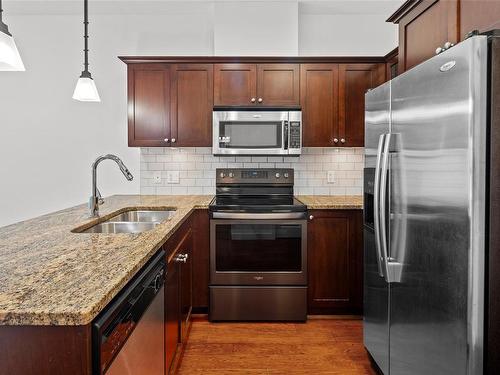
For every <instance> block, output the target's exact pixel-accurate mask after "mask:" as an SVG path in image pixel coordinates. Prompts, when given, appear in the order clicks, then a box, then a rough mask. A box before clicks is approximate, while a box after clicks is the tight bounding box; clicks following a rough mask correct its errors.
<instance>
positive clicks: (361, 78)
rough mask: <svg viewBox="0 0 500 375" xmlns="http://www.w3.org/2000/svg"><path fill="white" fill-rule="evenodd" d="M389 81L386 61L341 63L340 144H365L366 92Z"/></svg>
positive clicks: (355, 145)
mask: <svg viewBox="0 0 500 375" xmlns="http://www.w3.org/2000/svg"><path fill="white" fill-rule="evenodd" d="M384 81H385V64H340V66H339V98H340V102H339V130H338V139H339V146H346V147H362V146H364V144H365V93H366V91H367V90H368V89H371V88H374V87H377V86H378V85H380V84H382V83H383V82H384Z"/></svg>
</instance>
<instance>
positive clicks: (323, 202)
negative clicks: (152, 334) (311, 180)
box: [296, 195, 363, 210]
mask: <svg viewBox="0 0 500 375" xmlns="http://www.w3.org/2000/svg"><path fill="white" fill-rule="evenodd" d="M296 198H297V199H298V200H299V201H301V202H302V203H304V204H305V205H306V206H307V208H309V209H311V210H315V209H338V210H358V209H363V196H362V195H347V196H340V195H298V196H297V197H296Z"/></svg>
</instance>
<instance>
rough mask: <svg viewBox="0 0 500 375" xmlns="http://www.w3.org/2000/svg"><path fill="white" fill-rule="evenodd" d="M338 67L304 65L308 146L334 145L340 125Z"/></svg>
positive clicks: (303, 98) (305, 142) (302, 77)
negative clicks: (338, 123)
mask: <svg viewBox="0 0 500 375" xmlns="http://www.w3.org/2000/svg"><path fill="white" fill-rule="evenodd" d="M338 80H339V71H338V65H337V64H302V65H301V72H300V86H301V87H300V96H301V100H300V104H301V106H302V133H303V142H302V143H303V145H304V147H328V146H334V145H335V143H334V138H336V137H337V138H338V136H337V135H336V134H335V132H336V129H337V122H338Z"/></svg>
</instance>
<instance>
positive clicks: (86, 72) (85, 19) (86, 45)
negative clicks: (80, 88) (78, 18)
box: [0, 0, 91, 78]
mask: <svg viewBox="0 0 500 375" xmlns="http://www.w3.org/2000/svg"><path fill="white" fill-rule="evenodd" d="M1 1H2V0H0V2H1ZM83 27H84V33H85V35H84V36H83V40H84V49H83V53H84V56H85V57H84V63H83V66H84V70H83V72H82V77H88V78H91V75H90V72H89V2H88V0H83Z"/></svg>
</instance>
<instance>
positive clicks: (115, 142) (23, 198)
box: [0, 0, 401, 226]
mask: <svg viewBox="0 0 500 375" xmlns="http://www.w3.org/2000/svg"><path fill="white" fill-rule="evenodd" d="M395 1H396V2H398V1H399V2H401V0H395ZM365 2H366V1H365ZM325 3H329V2H325V1H323V2H321V1H320V2H314V1H307V4H305V5H301V4H302V2H301V1H299V2H297V1H294V0H293V1H272V2H271V1H269V2H267V1H260V2H255V1H237V2H235V3H230V2H228V1H178V2H175V1H174V2H173V1H168V0H162V1H131V0H126V1H121V0H113V1H105V0H94V1H91V2H90V16H91V19H90V21H91V24H90V35H91V39H90V49H91V51H90V63H91V66H90V70H91V72H92V74H93V77H94V79H95V80H96V84H97V87H98V89H99V92H100V95H101V99H102V103H99V104H96V103H80V102H76V101H74V100H72V99H71V95H72V93H73V89H74V85H75V83H76V80H77V78H78V76H79V74H80V72H81V70H82V43H83V38H82V34H83V27H82V9H81V8H82V1H81V0H78V1H76V0H75V1H72V0H60V1H59V0H57V1H45V0H43V1H42V0H36V1H24V0H11V1H5V2H4V10H5V12H4V20H5V22H6V23H7V24H8V25H9V26H10V30H11V32H12V33H13V35H14V37H15V39H16V42H17V45H18V47H19V49H20V52H21V55H22V58H23V61H24V64H25V65H26V69H27V71H26V72H23V73H18V72H16V73H10V72H0V134H1V136H0V176H1V177H0V178H1V180H0V181H1V183H0V226H3V225H7V224H10V223H13V222H17V221H20V220H24V219H27V218H30V217H34V216H38V215H41V214H44V213H48V212H52V211H55V210H58V209H62V208H66V207H69V206H72V205H75V204H79V203H83V202H86V201H87V199H88V195H89V192H90V165H91V163H92V161H93V160H94V159H95V158H96V157H97V156H98V155H100V154H103V153H114V154H117V155H118V156H120V157H121V158H122V159H123V160H124V162H125V164H127V166H128V167H129V168H130V170H131V171H132V173H133V174H134V175H135V176H136V179H135V180H134V181H133V182H128V181H126V180H125V179H124V178H123V176H122V175H121V173H120V172H119V170H118V168H116V166H114V165H113V164H112V162H110V161H107V162H104V163H103V164H102V165H101V167H100V170H99V187H100V189H101V192H102V193H103V195H111V194H118V193H128V194H135V193H139V186H140V183H139V180H140V173H139V171H140V156H139V149H135V148H128V147H127V129H126V124H127V118H126V116H127V115H126V66H125V64H123V63H122V62H121V61H119V60H118V59H117V56H118V55H212V54H214V51H215V52H216V53H217V54H221V55H230V54H231V55H297V54H332V55H338V54H344V53H347V51H350V52H349V53H348V54H368V55H373V54H376V55H377V54H378V55H382V54H385V53H387V52H388V51H389V50H390V49H392V48H393V47H394V46H395V44H396V37H395V27H394V26H393V25H388V24H386V23H385V22H384V21H383V19H384V17H382V16H381V15H378V16H376V17H378V18H377V19H379V21H377V20H376V18H374V17H372V18H370V17H371V16H370V15H369V14H368V15H366V17H368V18H369V19H370V20H371V21H370V22H368V21H366V20H367V19H368V18H366V19H365V18H362V19H361V18H356V17H355V16H353V15H352V14H345V11H343V10H342V9H344V10H345V9H351V8H350V7H351V5H350V4H353V3H356V4H358V3H359V4H358V5H357V9H360V8H362V9H366V7H365V6H360V4H362V3H364V2H362V1H358V0H355V1H354V0H353V1H352V2H349V4H347V5H346V4H345V3H346V2H345V1H344V2H343V3H342V2H340V3H342V4H343V5H342V7H343V8H342V7H340V8H339V7H337V6H335V7H333V8H331V7H330V8H328V9H327V10H328V11H327V12H326V13H328V14H326V16H325V11H324V6H325ZM332 3H335V4H336V3H337V1H336V0H335V1H333V2H332ZM372 3H375V4H376V3H378V2H377V0H372ZM380 3H387V1H385V2H383V1H381V2H380ZM376 5H377V4H376ZM368 8H369V9H370V10H369V12H368V13H373V12H375V11H374V10H373V9H378V7H377V6H375V7H373V6H372V7H368ZM365 13H366V12H365ZM387 14H389V13H387ZM336 15H338V17H337V16H336ZM324 16H325V17H326V18H324ZM335 17H337V18H335ZM363 17H365V16H363ZM360 19H361V20H362V22H361V23H363V24H366V25H367V30H366V29H363V28H361V30H362V31H360V32H359V33H357V34H352V33H350V32H347V31H346V30H347V27H348V26H349V27H351V28H354V26H355V25H357V26H359V24H360V22H359V20H360ZM332 21H335V22H333V24H332ZM341 25H343V27H340V26H341ZM389 29H391V30H393V31H392V32H391V33H389V32H387V30H389ZM254 30H255V31H254ZM349 30H351V29H349ZM338 31H342V32H341V33H339V32H338ZM393 34H394V35H393ZM367 35H368V36H369V37H368V36H367ZM375 39H376V40H377V41H378V42H377V43H375ZM381 39H384V41H383V42H382V41H381ZM349 40H351V41H349ZM352 41H354V43H355V44H356V46H357V48H358V49H357V52H356V51H354V50H352V49H350V50H349V49H348V48H347V47H348V46H349V45H350V44H351V43H353V42H352Z"/></svg>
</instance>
